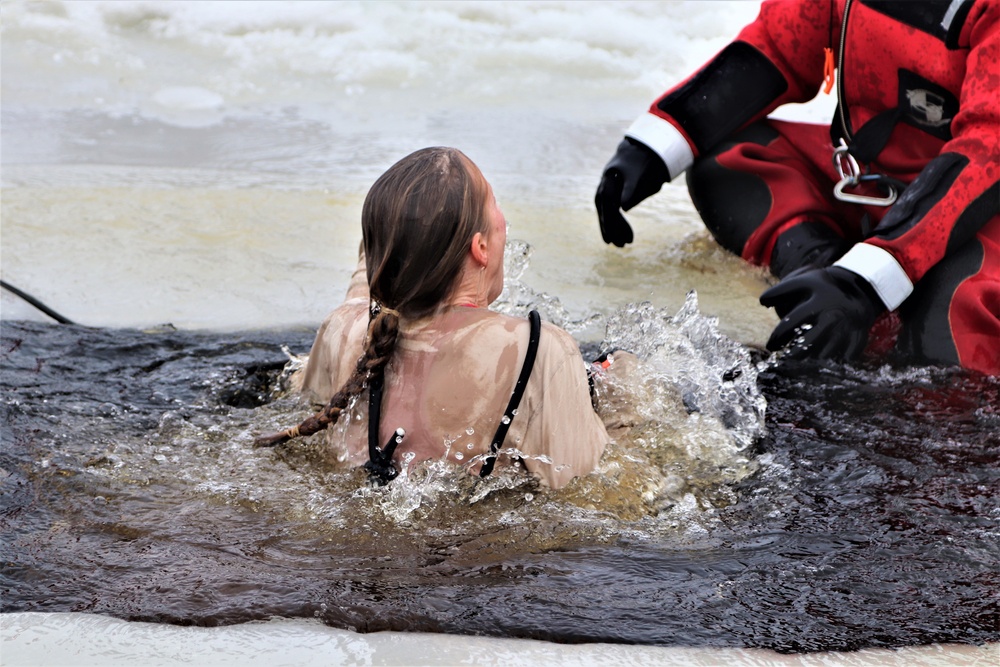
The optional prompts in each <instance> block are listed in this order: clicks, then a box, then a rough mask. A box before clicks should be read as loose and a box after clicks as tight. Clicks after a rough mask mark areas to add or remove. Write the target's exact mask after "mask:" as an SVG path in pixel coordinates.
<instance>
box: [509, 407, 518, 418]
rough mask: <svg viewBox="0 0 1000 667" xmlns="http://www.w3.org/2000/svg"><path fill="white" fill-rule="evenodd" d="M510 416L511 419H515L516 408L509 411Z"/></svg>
mask: <svg viewBox="0 0 1000 667" xmlns="http://www.w3.org/2000/svg"><path fill="white" fill-rule="evenodd" d="M510 416H511V417H516V416H517V409H516V408H515V409H513V410H511V411H510Z"/></svg>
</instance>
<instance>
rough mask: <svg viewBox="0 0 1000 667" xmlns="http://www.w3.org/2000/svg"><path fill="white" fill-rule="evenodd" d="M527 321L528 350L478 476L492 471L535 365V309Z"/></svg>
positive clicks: (538, 321)
mask: <svg viewBox="0 0 1000 667" xmlns="http://www.w3.org/2000/svg"><path fill="white" fill-rule="evenodd" d="M528 322H529V323H530V324H531V331H530V333H529V334H528V351H527V352H526V353H525V355H524V364H523V365H522V366H521V374H520V375H518V376H517V383H516V384H515V385H514V392H513V393H512V394H511V396H510V402H509V403H507V409H506V410H504V411H503V417H501V418H500V426H498V427H497V432H496V433H495V434H494V435H493V442H492V443H490V454H489V456H487V457H486V460H485V461H483V467H482V468H480V469H479V476H480V477H486V476H488V475H489V474H490V473H491V472H493V466H494V465H495V464H496V461H497V453H499V451H500V448H501V447H503V441H504V440H505V439H506V438H507V431H508V430H510V423H511V422H512V421H513V420H514V416H515V415H516V414H517V406H518V405H520V403H521V397H522V396H524V388H525V387H527V386H528V378H530V377H531V369H532V368H534V367H535V355H536V354H537V353H538V338H539V334H540V333H541V331H542V318H541V316H540V315H539V314H538V311H537V310H533V311H531V312H530V313H528Z"/></svg>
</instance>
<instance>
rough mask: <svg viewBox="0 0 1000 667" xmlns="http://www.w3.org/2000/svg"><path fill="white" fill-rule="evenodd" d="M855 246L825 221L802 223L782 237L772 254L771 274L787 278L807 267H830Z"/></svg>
mask: <svg viewBox="0 0 1000 667" xmlns="http://www.w3.org/2000/svg"><path fill="white" fill-rule="evenodd" d="M852 245H853V244H852V243H851V242H850V241H848V240H847V239H845V238H844V237H842V236H840V234H838V233H837V232H835V231H833V229H831V228H830V227H827V226H826V225H824V224H823V223H821V222H816V221H813V220H806V221H804V222H800V223H799V224H797V225H795V226H794V227H791V228H790V229H786V230H785V231H783V232H782V233H781V234H779V235H778V238H777V240H776V241H775V243H774V249H773V250H772V251H771V273H773V274H774V275H776V276H778V277H779V278H784V277H785V276H787V275H788V274H790V273H792V272H793V271H795V270H797V269H801V268H803V267H807V266H812V267H817V268H818V267H823V266H830V265H831V264H833V263H834V262H836V261H837V260H838V259H840V258H841V257H843V255H844V253H845V252H847V251H848V250H850V249H851V246H852Z"/></svg>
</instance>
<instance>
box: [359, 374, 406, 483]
mask: <svg viewBox="0 0 1000 667" xmlns="http://www.w3.org/2000/svg"><path fill="white" fill-rule="evenodd" d="M384 380H385V371H384V370H379V371H376V372H375V373H372V375H371V377H369V378H368V462H367V463H365V470H367V471H368V477H369V479H371V480H372V481H373V482H376V483H377V484H378V485H379V486H385V485H386V484H388V483H389V482H391V481H392V480H394V479H395V478H396V476H397V475H398V474H399V471H398V470H396V466H395V465H393V463H392V455H393V453H395V451H396V445H398V444H399V443H400V442H402V440H403V429H397V430H396V432H395V433H393V434H392V435H391V436H389V442H387V443H385V447H382V448H381V449H379V446H378V428H379V423H380V422H381V421H382V385H383V382H384Z"/></svg>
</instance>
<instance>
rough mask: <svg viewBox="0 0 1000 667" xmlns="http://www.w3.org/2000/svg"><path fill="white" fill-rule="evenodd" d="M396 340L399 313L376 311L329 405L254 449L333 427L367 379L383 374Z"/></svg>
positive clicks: (262, 439)
mask: <svg viewBox="0 0 1000 667" xmlns="http://www.w3.org/2000/svg"><path fill="white" fill-rule="evenodd" d="M398 337H399V313H397V312H396V311H395V310H392V309H390V308H385V307H376V308H375V309H373V314H372V316H371V319H370V321H369V322H368V336H367V337H366V338H365V348H364V354H362V355H361V357H360V358H359V359H358V363H357V365H356V366H355V367H354V372H353V373H351V377H349V378H348V379H347V382H345V383H344V385H343V386H342V387H341V388H340V390H339V391H338V392H337V393H335V394H334V395H333V398H331V399H330V402H329V403H327V404H326V405H325V406H324V407H323V408H322V409H320V410H319V412H317V413H316V414H314V415H312V416H311V417H308V418H306V419H305V420H303V421H302V423H300V424H299V425H298V426H293V427H291V428H289V429H285V430H284V431H279V432H278V433H272V434H270V435H263V436H260V437H257V438H255V439H254V445H256V446H257V447H274V446H275V445H280V444H282V443H284V442H288V441H289V440H292V439H294V438H298V437H305V436H310V435H312V434H314V433H319V432H320V431H322V430H324V429H326V428H327V427H328V426H330V425H331V424H336V423H337V421H338V420H339V419H340V414H341V413H342V412H343V411H344V409H345V408H346V407H347V404H348V403H350V401H351V399H352V398H354V397H355V396H357V395H358V394H360V393H361V392H362V391H364V389H365V387H366V386H367V385H368V379H369V378H371V377H372V376H373V375H375V374H376V373H383V372H384V371H385V367H386V365H387V364H388V363H389V360H390V359H391V358H392V353H393V351H394V350H395V349H396V340H397V338H398Z"/></svg>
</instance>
